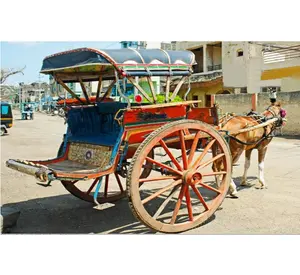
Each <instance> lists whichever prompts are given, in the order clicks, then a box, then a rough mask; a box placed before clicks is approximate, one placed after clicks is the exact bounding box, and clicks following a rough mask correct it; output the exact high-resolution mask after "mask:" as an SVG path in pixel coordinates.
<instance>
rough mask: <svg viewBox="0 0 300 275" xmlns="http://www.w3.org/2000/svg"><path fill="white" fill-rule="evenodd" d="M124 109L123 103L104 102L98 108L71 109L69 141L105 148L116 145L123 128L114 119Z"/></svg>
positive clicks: (69, 114)
mask: <svg viewBox="0 0 300 275" xmlns="http://www.w3.org/2000/svg"><path fill="white" fill-rule="evenodd" d="M120 104H121V105H120ZM122 108H124V106H123V104H122V103H118V102H107V103H106V102H104V103H100V104H98V105H97V106H91V107H86V108H73V109H71V110H70V111H69V112H68V121H67V122H68V127H69V138H68V140H69V141H74V142H75V141H76V142H84V143H91V144H98V145H105V146H113V145H115V144H116V142H117V139H118V137H119V135H120V131H122V128H121V126H120V125H119V124H118V122H117V121H116V120H115V119H114V117H115V114H116V112H117V111H118V110H119V109H122Z"/></svg>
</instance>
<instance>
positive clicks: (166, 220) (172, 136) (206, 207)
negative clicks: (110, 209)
mask: <svg viewBox="0 0 300 275" xmlns="http://www.w3.org/2000/svg"><path fill="white" fill-rule="evenodd" d="M205 140H207V143H206V144H205V146H204V147H203V148H202V152H198V151H197V150H196V149H199V144H204V143H203V142H201V141H205ZM213 145H215V146H216V145H217V146H218V148H219V153H218V154H217V155H213V154H212V153H211V149H212V146H213ZM157 147H161V148H163V150H164V151H165V152H166V157H165V158H166V160H165V161H163V160H162V159H157V160H154V159H151V158H149V157H147V155H148V154H149V152H150V151H151V150H153V149H154V148H157ZM178 153H179V154H181V160H178V158H179V157H177V155H176V154H178ZM145 161H150V162H152V163H153V164H154V169H153V170H152V173H150V175H149V176H148V178H147V179H143V178H142V177H141V174H142V167H143V164H144V163H145ZM216 161H218V162H219V163H220V162H221V164H222V165H223V166H222V169H220V170H218V171H215V170H212V169H213V168H212V164H215V163H216ZM206 170H207V171H206ZM159 171H160V172H161V174H157V173H158V172H159ZM217 177H218V178H219V181H217V179H216V178H217ZM230 180H231V155H230V150H229V147H228V144H227V143H226V141H225V139H224V138H223V137H222V136H221V135H220V134H219V133H218V132H217V131H216V130H215V129H214V128H213V127H212V126H210V125H208V124H206V123H203V122H200V121H195V120H181V121H175V122H173V123H168V124H165V125H164V126H162V127H160V128H159V129H157V130H156V131H154V132H152V133H151V134H150V135H149V136H148V137H147V138H146V139H145V140H144V141H143V143H142V144H141V145H140V146H139V147H138V149H137V151H136V153H135V155H134V156H133V158H132V162H131V164H130V166H129V171H128V177H127V183H126V185H127V196H128V198H129V206H130V208H131V209H132V212H133V214H134V215H135V216H136V217H137V218H138V219H139V220H140V221H141V222H142V223H144V224H145V225H146V226H148V227H150V228H151V229H153V230H155V231H160V232H165V233H175V232H182V231H186V230H190V229H192V228H195V227H198V226H200V225H202V224H204V223H205V222H207V221H208V220H209V219H210V218H211V217H212V215H213V214H214V213H215V211H216V210H217V209H218V208H219V206H220V205H221V204H222V202H223V200H224V198H225V196H226V194H227V192H228V188H229V183H230ZM140 183H143V185H142V186H140ZM211 183H214V184H215V185H217V183H218V184H219V185H218V186H214V185H212V184H211ZM168 205H169V207H168Z"/></svg>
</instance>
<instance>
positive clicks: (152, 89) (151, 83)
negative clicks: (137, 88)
mask: <svg viewBox="0 0 300 275" xmlns="http://www.w3.org/2000/svg"><path fill="white" fill-rule="evenodd" d="M147 80H148V83H149V86H150V90H151V94H152V96H153V103H156V101H157V98H156V92H155V90H154V86H153V81H152V79H151V76H147Z"/></svg>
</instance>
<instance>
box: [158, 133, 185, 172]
mask: <svg viewBox="0 0 300 275" xmlns="http://www.w3.org/2000/svg"><path fill="white" fill-rule="evenodd" d="M159 143H160V145H161V146H162V147H163V148H164V150H165V151H166V153H167V154H168V156H169V157H170V159H171V160H172V161H173V163H174V164H175V166H176V167H177V169H178V170H180V171H182V167H181V166H180V164H179V162H178V161H177V160H176V158H175V157H174V156H173V154H172V152H171V151H170V150H169V148H168V146H167V144H166V143H165V142H164V141H163V140H162V139H161V140H160V141H159Z"/></svg>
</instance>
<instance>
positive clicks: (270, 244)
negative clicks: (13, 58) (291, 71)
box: [0, 0, 300, 275]
mask: <svg viewBox="0 0 300 275" xmlns="http://www.w3.org/2000/svg"><path fill="white" fill-rule="evenodd" d="M106 2H107V1H106ZM298 2H299V1H289V0H285V1H284V2H280V3H279V2H276V1H269V0H265V1H254V0H253V1H232V0H227V1H220V0H214V1H207V2H203V1H197V0H194V1H190V0H185V1H161V0H152V1H148V2H145V1H141V0H135V1H130V0H128V1H121V0H115V1H112V2H111V3H110V4H104V1H85V2H78V1H77V2H76V1H57V0H52V1H48V2H47V1H46V2H41V1H37V0H34V1H33V0H27V1H21V0H19V1H16V0H10V1H2V2H1V16H0V23H1V32H0V36H1V40H2V41H27V43H35V41H75V40H81V41H87V40H90V41H91V40H92V41H122V40H126V39H127V40H128V39H132V40H142V41H167V40H169V41H174V40H178V41H195V40H199V41H203V40H205V41H216V40H219V41H222V40H223V41H234V40H236V41H269V40H271V41H272V40H273V41H278V40H281V41H284V40H285V41H288V40H290V41H297V40H300V37H299V35H300V32H299V10H300V9H299V7H298V6H299V4H298ZM30 41H34V42H30ZM1 54H5V53H2V52H1ZM286 226H289V225H286ZM228 233H230V232H224V234H228ZM249 233H251V232H249ZM0 241H1V246H0V251H1V256H0V259H1V264H0V266H1V271H2V273H3V274H10V273H12V274H43V275H44V274H51V275H53V274H86V273H97V274H98V273H99V274H101V273H103V274H106V273H108V274H143V275H144V274H151V275H152V274H164V275H167V274H210V273H212V274H233V273H239V274H245V275H247V274H251V275H253V274H255V275H256V274H294V273H296V270H298V253H297V251H296V249H297V250H298V249H299V247H300V242H299V236H187V235H185V236H179V235H176V236H173V235H172V236H170V235H155V236H119V235H113V236H66V235H64V236H15V235H12V236H0ZM294 250H295V251H294Z"/></svg>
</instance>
